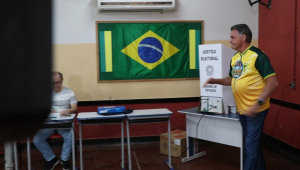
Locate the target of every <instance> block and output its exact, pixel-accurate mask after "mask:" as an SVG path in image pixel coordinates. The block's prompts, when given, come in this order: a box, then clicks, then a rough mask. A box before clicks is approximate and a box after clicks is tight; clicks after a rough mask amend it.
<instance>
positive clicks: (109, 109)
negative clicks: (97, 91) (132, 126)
mask: <svg viewBox="0 0 300 170" xmlns="http://www.w3.org/2000/svg"><path fill="white" fill-rule="evenodd" d="M125 110H126V108H125V107H124V106H109V107H98V114H99V115H102V114H105V113H106V114H107V113H120V112H124V111H125Z"/></svg>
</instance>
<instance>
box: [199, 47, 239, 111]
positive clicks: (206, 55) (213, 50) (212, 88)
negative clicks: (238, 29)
mask: <svg viewBox="0 0 300 170" xmlns="http://www.w3.org/2000/svg"><path fill="white" fill-rule="evenodd" d="M235 53H236V51H234V50H232V49H230V48H228V47H226V46H224V45H222V44H207V45H199V67H200V68H199V72H200V74H199V75H200V92H201V93H200V96H201V101H200V102H201V103H200V104H201V108H199V109H201V110H200V111H204V112H213V113H220V114H221V113H226V114H227V113H228V108H230V107H235V101H234V98H233V95H232V90H231V86H222V85H217V84H208V85H207V86H206V87H204V88H202V86H203V84H204V83H205V81H206V80H207V79H209V78H216V79H221V78H224V77H227V76H229V70H230V61H231V58H232V56H233V55H234V54H235Z"/></svg>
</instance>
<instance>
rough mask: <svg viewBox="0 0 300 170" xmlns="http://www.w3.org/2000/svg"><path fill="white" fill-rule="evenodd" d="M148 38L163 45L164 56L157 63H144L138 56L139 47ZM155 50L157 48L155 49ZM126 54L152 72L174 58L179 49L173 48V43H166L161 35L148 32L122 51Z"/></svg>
mask: <svg viewBox="0 0 300 170" xmlns="http://www.w3.org/2000/svg"><path fill="white" fill-rule="evenodd" d="M148 37H153V38H156V39H157V40H158V41H160V43H161V44H162V47H163V50H162V56H161V58H160V59H159V60H158V61H156V62H155V63H147V62H145V61H143V60H142V59H141V58H140V56H139V54H138V47H139V45H140V42H141V41H142V40H143V39H145V38H148ZM154 48H155V47H154ZM121 51H122V52H123V53H124V54H126V55H127V56H129V57H130V58H132V59H134V60H135V61H137V62H138V63H140V64H142V65H143V66H145V67H147V68H148V69H149V70H152V69H153V68H155V67H156V66H158V65H159V64H161V63H162V62H164V61H165V60H167V59H168V58H170V57H172V56H173V55H174V54H175V53H177V52H178V51H179V49H178V48H176V47H175V46H173V45H172V44H171V43H169V42H168V41H166V40H165V39H163V38H161V37H160V36H159V35H157V34H155V33H154V32H153V31H151V30H150V31H148V32H146V33H145V34H144V35H142V36H141V37H139V38H138V39H136V40H135V41H133V42H132V43H131V44H129V45H128V46H127V47H125V48H124V49H123V50H121Z"/></svg>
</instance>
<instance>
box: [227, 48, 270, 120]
mask: <svg viewBox="0 0 300 170" xmlns="http://www.w3.org/2000/svg"><path fill="white" fill-rule="evenodd" d="M273 75H275V71H274V69H273V67H272V65H271V63H270V60H269V58H268V56H267V55H266V54H265V53H263V52H262V51H261V50H260V49H258V48H256V47H254V46H252V45H250V46H249V47H248V48H247V49H246V50H245V51H244V52H243V54H241V53H239V52H237V53H236V54H235V55H234V56H233V57H232V59H231V62H230V71H229V77H231V78H232V80H231V88H232V92H233V96H234V99H235V102H236V106H237V112H238V113H240V114H244V113H247V111H248V110H249V108H250V107H251V106H253V105H255V104H257V99H258V98H259V97H260V95H261V93H262V91H263V89H264V87H265V85H266V81H265V80H266V79H267V78H268V77H270V76H273ZM269 100H270V98H269V99H267V100H266V102H265V103H264V104H263V105H262V107H261V110H259V112H261V111H263V110H265V109H267V108H269V107H270V103H269Z"/></svg>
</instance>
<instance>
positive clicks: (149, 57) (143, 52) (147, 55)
mask: <svg viewBox="0 0 300 170" xmlns="http://www.w3.org/2000/svg"><path fill="white" fill-rule="evenodd" d="M138 55H139V57H140V58H141V59H142V60H143V61H144V62H146V63H155V62H157V61H158V60H159V59H160V58H161V57H162V55H163V46H162V44H161V42H160V41H159V40H158V39H156V38H154V37H146V38H144V39H143V40H142V41H141V42H140V44H139V46H138Z"/></svg>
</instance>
